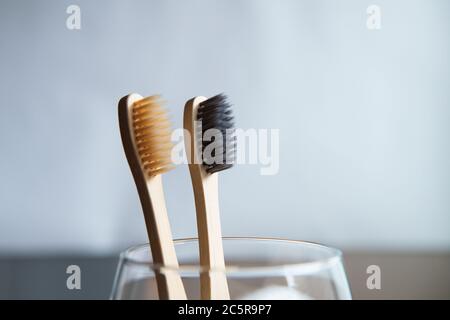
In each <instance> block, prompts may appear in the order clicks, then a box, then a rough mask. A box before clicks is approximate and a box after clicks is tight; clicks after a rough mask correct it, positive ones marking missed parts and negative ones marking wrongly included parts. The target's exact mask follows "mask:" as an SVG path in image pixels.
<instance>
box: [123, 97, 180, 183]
mask: <svg viewBox="0 0 450 320" xmlns="http://www.w3.org/2000/svg"><path fill="white" fill-rule="evenodd" d="M129 119H130V122H131V131H132V137H133V140H134V149H135V152H136V154H137V157H138V158H139V163H140V165H141V168H142V170H143V171H144V172H145V174H146V175H147V177H153V176H156V175H159V174H162V173H165V172H167V171H169V170H171V169H173V164H172V160H171V151H172V148H173V143H172V141H171V139H170V135H171V124H170V121H169V117H168V115H167V111H166V110H165V108H164V107H163V101H162V100H161V97H160V96H159V95H155V96H150V97H146V98H142V99H140V100H136V101H134V102H133V103H132V105H131V115H130V118H129Z"/></svg>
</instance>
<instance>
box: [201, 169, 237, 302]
mask: <svg viewBox="0 0 450 320" xmlns="http://www.w3.org/2000/svg"><path fill="white" fill-rule="evenodd" d="M198 180H199V179H193V183H194V190H195V192H194V194H195V206H196V209H197V210H196V211H197V229H198V236H199V247H200V248H199V249H200V264H201V266H202V267H204V268H206V270H204V272H202V273H201V275H200V283H201V290H200V293H201V298H202V299H205V300H228V299H230V294H229V290H228V283H227V278H226V273H225V259H224V252H223V245H222V231H221V224H220V213H219V197H218V174H212V175H207V176H206V175H205V176H203V177H202V179H200V181H198Z"/></svg>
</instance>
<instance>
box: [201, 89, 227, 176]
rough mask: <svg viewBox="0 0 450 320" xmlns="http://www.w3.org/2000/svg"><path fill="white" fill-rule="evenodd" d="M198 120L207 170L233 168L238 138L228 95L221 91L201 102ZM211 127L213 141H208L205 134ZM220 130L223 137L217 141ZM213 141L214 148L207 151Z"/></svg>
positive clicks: (204, 163) (217, 170) (210, 172)
mask: <svg viewBox="0 0 450 320" xmlns="http://www.w3.org/2000/svg"><path fill="white" fill-rule="evenodd" d="M197 120H198V121H201V126H202V130H201V132H202V135H201V137H203V139H202V155H203V157H202V159H203V165H204V167H205V170H206V172H207V173H209V174H212V173H215V172H219V171H222V170H226V169H229V168H231V167H232V166H233V163H234V161H235V157H236V155H235V153H236V138H235V132H234V117H233V113H232V110H231V104H230V103H229V102H228V101H227V96H226V95H225V94H223V93H221V94H218V95H216V96H214V97H212V98H209V99H208V100H205V101H203V102H201V103H200V104H199V107H198V113H197ZM210 129H215V130H214V131H212V132H210V133H211V134H212V136H213V138H212V139H211V140H212V141H207V140H206V139H205V137H206V136H207V135H208V134H207V135H206V136H205V132H207V130H210ZM219 132H220V133H221V137H222V139H220V140H219V141H217V142H216V141H215V140H214V139H215V137H216V133H217V134H218V133H219ZM201 137H199V138H201ZM211 143H214V148H208V149H207V150H206V151H207V152H205V149H206V148H207V147H208V145H210V144H211ZM209 149H211V150H209ZM210 151H212V152H210ZM208 153H211V154H208Z"/></svg>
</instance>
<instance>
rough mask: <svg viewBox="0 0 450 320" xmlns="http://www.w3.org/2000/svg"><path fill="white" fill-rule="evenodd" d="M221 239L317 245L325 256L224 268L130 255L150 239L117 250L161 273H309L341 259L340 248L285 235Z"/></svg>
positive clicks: (178, 241) (122, 257)
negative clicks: (168, 263) (167, 263)
mask: <svg viewBox="0 0 450 320" xmlns="http://www.w3.org/2000/svg"><path fill="white" fill-rule="evenodd" d="M222 240H223V241H255V242H280V243H284V244H294V245H303V246H305V245H306V246H308V247H310V248H318V249H322V250H325V251H326V252H327V256H326V257H323V258H319V259H317V260H313V261H307V262H293V263H281V264H275V265H270V266H234V265H230V266H225V268H207V267H203V266H200V265H180V266H164V265H161V264H156V263H153V262H152V261H149V260H144V259H138V258H133V257H130V255H131V254H132V253H133V252H135V251H136V250H139V249H142V248H144V247H149V246H150V244H149V243H145V244H139V245H135V246H131V247H129V248H128V249H126V250H125V251H123V252H122V253H121V254H120V261H121V263H122V264H131V265H141V266H147V267H149V268H150V269H152V270H154V271H158V272H159V273H161V274H164V273H168V272H172V273H173V272H178V273H192V272H195V273H199V272H209V273H211V272H220V273H225V274H236V273H237V274H239V273H243V274H246V273H249V272H250V273H253V274H265V275H267V274H268V273H274V274H278V273H280V272H281V273H283V274H286V273H290V272H292V273H293V274H297V275H298V274H309V273H314V272H318V271H321V270H324V269H327V268H332V267H334V266H335V265H336V264H337V263H342V252H341V250H339V249H336V248H333V247H329V246H326V245H323V244H320V243H316V242H311V241H304V240H293V239H287V238H277V237H222ZM192 242H198V238H195V237H190V238H180V239H175V240H174V244H175V246H177V245H183V244H186V243H192Z"/></svg>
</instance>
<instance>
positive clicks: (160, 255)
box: [138, 175, 186, 300]
mask: <svg viewBox="0 0 450 320" xmlns="http://www.w3.org/2000/svg"><path fill="white" fill-rule="evenodd" d="M138 192H139V197H140V199H141V204H142V209H143V211H144V217H145V223H146V226H147V233H148V237H149V240H150V247H151V251H152V256H153V261H154V264H156V265H158V267H159V268H160V269H158V270H156V272H155V277H156V281H157V285H158V295H159V298H160V299H161V300H185V299H186V292H185V290H184V286H183V282H182V280H181V276H180V274H179V271H178V270H177V269H178V260H177V256H176V252H175V246H174V243H173V239H172V232H171V230H170V223H169V218H168V215H167V209H166V202H165V199H164V192H163V187H162V179H161V176H160V175H158V176H155V177H152V178H150V179H148V180H147V181H146V184H145V186H142V187H141V188H140V187H138Z"/></svg>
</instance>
